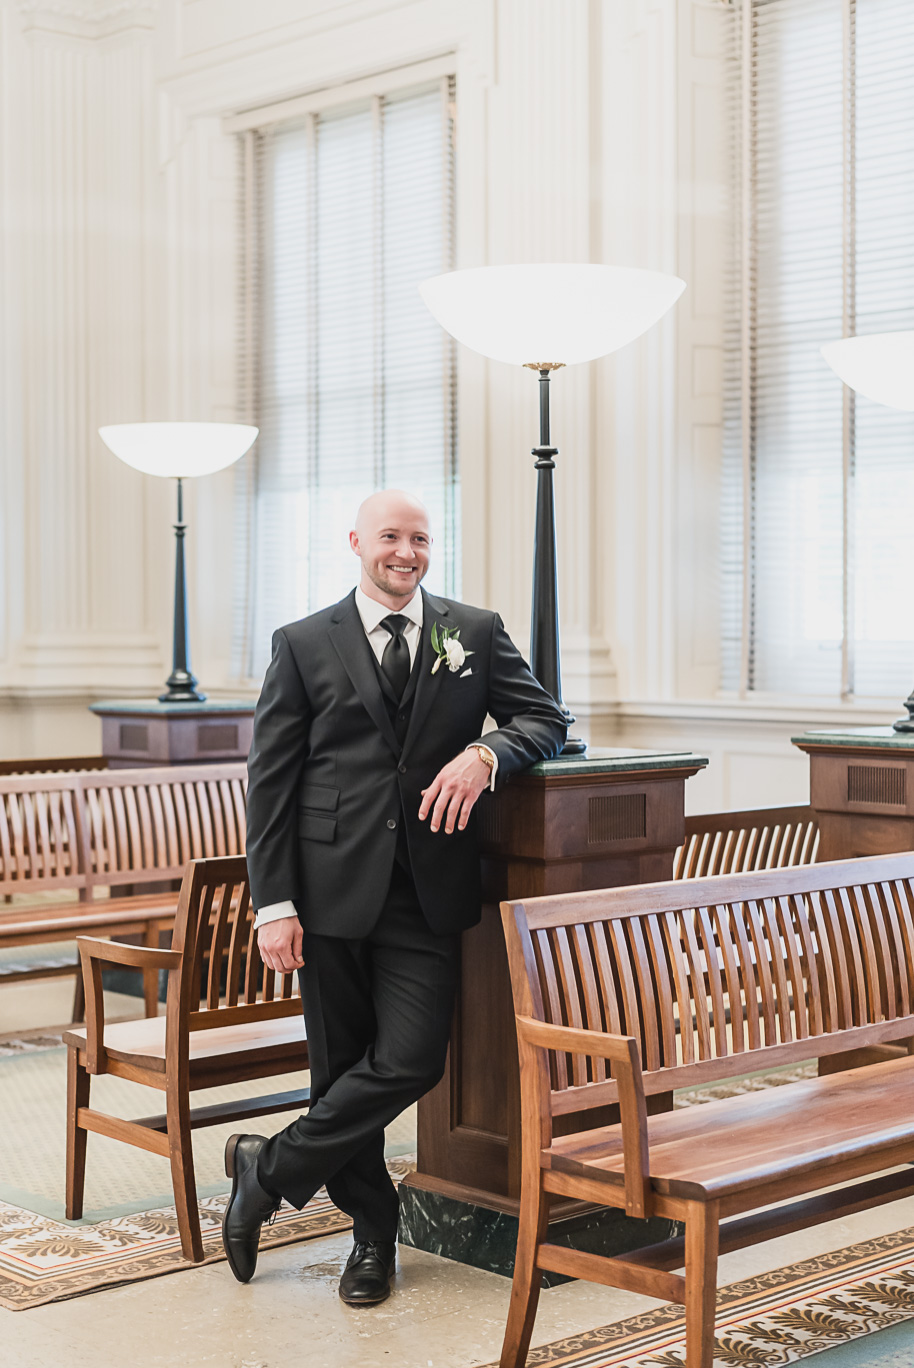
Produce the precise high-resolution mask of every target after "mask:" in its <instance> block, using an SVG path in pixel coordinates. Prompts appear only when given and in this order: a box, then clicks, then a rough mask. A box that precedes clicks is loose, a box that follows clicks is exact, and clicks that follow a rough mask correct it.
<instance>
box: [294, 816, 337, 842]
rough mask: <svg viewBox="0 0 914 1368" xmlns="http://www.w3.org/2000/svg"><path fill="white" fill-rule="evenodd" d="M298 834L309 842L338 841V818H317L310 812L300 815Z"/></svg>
mask: <svg viewBox="0 0 914 1368" xmlns="http://www.w3.org/2000/svg"><path fill="white" fill-rule="evenodd" d="M298 834H299V836H304V838H305V840H307V841H333V840H335V839H336V818H335V817H317V816H314V815H313V814H312V813H310V812H300V813H299V814H298Z"/></svg>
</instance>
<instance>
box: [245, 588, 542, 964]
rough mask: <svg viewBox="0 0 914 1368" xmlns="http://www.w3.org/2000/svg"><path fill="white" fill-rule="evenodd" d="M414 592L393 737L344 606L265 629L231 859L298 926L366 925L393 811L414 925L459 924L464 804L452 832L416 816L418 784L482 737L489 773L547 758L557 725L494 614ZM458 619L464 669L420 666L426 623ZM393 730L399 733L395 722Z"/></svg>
mask: <svg viewBox="0 0 914 1368" xmlns="http://www.w3.org/2000/svg"><path fill="white" fill-rule="evenodd" d="M421 592H422V594H423V599H424V609H423V622H422V635H421V641H420V645H419V654H418V659H417V663H416V667H415V668H414V669H413V672H412V675H411V677H410V683H409V686H408V687H407V693H406V695H405V696H404V701H405V702H406V703H409V702H410V696H411V695H412V697H411V709H412V710H411V714H410V716H409V720H408V724H406V733H405V736H404V739H403V744H402V746H401V745H400V744H399V742H398V740H397V736H396V731H395V728H394V724H393V722H392V721H391V716H390V712H389V710H388V707H387V704H386V702H385V699H384V696H383V694H382V685H381V682H380V680H379V672H378V670H377V669H376V668H375V664H374V662H373V660H372V651H371V646H370V645H369V642H368V638H367V637H366V635H365V629H364V627H363V625H362V619H361V617H360V616H359V611H358V608H357V607H356V603H355V592H354V591H353V593H351V594H349V595H348V596H347V597H346V598H345V599H343V600H342V602H340V603H337V604H336V605H335V606H334V607H332V608H326V609H324V610H322V611H321V612H319V613H314V614H313V615H312V616H311V617H307V618H303V619H301V621H299V622H293V623H290V624H289V625H288V626H287V627H280V628H279V630H278V631H277V632H275V633H274V635H273V659H272V661H271V662H270V666H269V669H268V670H267V673H266V677H265V679H264V682H263V689H262V692H261V695H260V700H259V702H258V704H257V711H256V713H255V715H254V740H253V745H252V747H251V753H250V757H249V759H248V775H249V784H248V820H247V825H248V836H247V857H248V868H249V870H250V878H251V896H252V898H253V901H254V906H255V907H257V908H260V907H266V906H268V905H269V904H271V903H278V902H283V901H285V900H286V899H287V898H289V899H292V900H293V901H294V902H295V905H296V907H297V909H298V913H299V917H300V918H301V920H302V923H303V925H304V926H305V928H306V929H307V930H308V931H311V932H314V933H316V934H318V935H332V936H342V937H344V938H357V937H360V936H364V935H367V934H368V932H369V931H370V930H371V928H372V927H373V926H374V924H375V922H376V921H377V918H378V916H379V914H380V912H381V908H382V906H383V903H384V899H385V897H386V895H387V890H388V886H389V883H390V876H391V871H392V867H393V861H394V856H395V853H396V848H397V839H398V835H399V834H400V833H399V827H400V824H401V822H405V826H406V839H407V842H408V848H409V862H410V867H411V869H412V874H413V879H414V881H415V885H416V892H417V894H418V897H419V901H420V904H421V906H422V910H423V912H424V914H425V917H426V919H427V921H428V923H429V925H430V926H431V927H432V928H433V929H434V930H435V931H438V932H441V933H445V932H456V931H461V930H464V929H465V928H466V927H468V926H472V925H473V924H474V923H475V922H477V921H478V920H479V916H480V878H479V848H478V842H477V837H476V823H475V813H474V815H473V816H472V817H471V818H470V821H469V823H468V825H467V827H466V829H465V830H464V831H463V832H460V831H456V830H455V831H454V833H453V834H452V835H450V836H448V835H447V833H446V832H445V830H444V827H443V826H442V827H441V828H440V829H439V831H438V832H437V833H434V834H433V833H432V831H431V830H430V827H429V820H428V818H426V820H425V821H424V822H420V820H419V815H418V814H419V805H420V803H421V801H422V790H423V789H424V788H427V787H428V785H429V784H430V783H431V782H432V780H433V779H434V777H435V775H436V774H437V773H438V771H439V770H440V769H441V767H442V766H443V765H445V764H447V762H448V761H449V760H452V759H453V758H454V756H455V755H457V754H459V753H460V752H461V751H462V750H463V749H464V748H465V747H466V746H468V745H469V744H470V743H471V742H473V741H477V740H481V739H482V735H481V733H482V728H483V723H484V721H485V717H486V714H487V713H490V714H491V716H492V717H493V718H494V719H495V721H496V723H497V724H498V730H497V731H490V732H488V733H487V734H486V736H485V744H486V745H487V746H489V747H490V748H491V749H492V750H493V751H494V752H495V754H496V755H497V756H498V774H497V777H496V784H500V783H502V782H504V780H505V779H507V778H508V776H509V775H511V774H514V773H516V772H517V771H518V770H522V769H526V768H527V767H528V766H529V765H531V764H534V763H535V762H536V761H537V760H543V759H549V758H551V757H552V756H554V755H556V754H557V753H558V751H559V750H560V749H561V747H562V745H563V744H564V741H565V732H566V727H565V721H564V718H563V716H562V713H561V710H560V709H559V708H558V706H557V705H556V703H555V702H554V700H553V699H552V698H551V696H550V695H549V694H548V693H547V692H546V690H545V689H543V688H542V686H541V685H540V684H538V683H537V681H536V680H535V679H534V677H533V675H532V674H531V672H530V669H529V668H528V666H527V664H526V663H525V661H524V660H523V658H522V657H521V655H520V653H519V651H518V650H517V648H516V647H515V646H514V644H513V642H512V641H511V639H510V637H509V636H508V634H507V632H506V631H505V628H504V624H503V623H502V620H501V618H500V617H499V616H498V614H497V613H492V612H488V611H487V610H485V609H482V608H471V607H469V606H468V605H467V604H464V603H456V602H454V601H453V600H451V599H440V598H435V597H433V596H432V595H431V594H427V593H425V591H424V590H422V591H421ZM434 622H438V623H439V624H440V625H441V626H443V627H459V628H460V643H461V645H462V646H463V647H464V649H465V650H466V651H472V652H473V654H472V655H471V656H469V657H468V658H467V661H466V665H465V666H464V669H469V670H470V671H471V673H470V674H466V675H464V674H463V671H460V672H451V671H450V670H449V669H448V668H447V666H446V665H442V666H441V667H440V668H439V670H438V671H437V673H436V674H434V675H433V674H432V666H433V665H434V663H435V654H434V651H433V650H432V646H431V629H432V624H433V623H434ZM401 730H402V729H401Z"/></svg>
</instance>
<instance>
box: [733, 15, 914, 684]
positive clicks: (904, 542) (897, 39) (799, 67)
mask: <svg viewBox="0 0 914 1368" xmlns="http://www.w3.org/2000/svg"><path fill="white" fill-rule="evenodd" d="M735 19H736V27H737V30H738V32H737V34H736V41H735V44H734V56H733V69H734V74H735V77H736V80H735V87H736V99H735V102H734V110H735V112H736V118H735V120H734V125H735V128H736V137H735V148H734V164H735V166H736V168H737V175H736V194H735V201H736V203H737V205H738V207H739V209H740V213H739V214H738V216H737V218H738V233H737V251H736V253H735V258H736V270H735V272H734V281H733V288H732V290H731V291H730V319H729V324H730V327H729V333H728V336H729V342H728V345H727V357H726V371H727V374H726V380H725V396H724V398H725V438H724V502H723V528H722V531H723V542H722V544H723V565H722V569H723V585H722V590H723V593H722V609H723V611H722V639H723V670H722V682H723V686H724V687H725V688H729V689H739V690H740V691H742V692H749V691H753V690H758V691H766V692H778V693H792V694H798V693H805V694H813V695H819V696H831V697H834V698H838V697H843V698H852V697H855V696H871V697H878V696H887V697H888V696H891V697H901V696H903V695H904V694H906V693H907V692H908V689H909V688H910V685H911V678H912V676H914V614H911V613H909V612H907V610H906V608H905V597H906V596H905V589H906V587H907V585H908V584H909V583H910V582H911V578H912V575H914V538H912V536H911V533H910V510H911V508H912V507H914V502H912V500H914V416H912V415H911V414H905V413H900V412H894V411H892V410H890V409H887V408H884V407H881V406H880V405H877V404H874V403H871V402H870V401H868V400H865V399H855V398H854V396H852V395H851V394H850V393H849V392H847V393H846V392H844V390H843V387H842V385H841V383H840V381H839V380H838V379H837V377H836V376H835V375H834V374H833V373H832V372H831V371H830V369H829V368H828V366H827V365H826V363H825V361H824V360H823V358H822V357H821V355H820V352H819V348H820V347H821V346H822V344H823V343H824V342H827V341H830V340H832V339H833V338H836V337H841V336H845V335H851V334H854V333H871V332H888V331H894V330H897V329H903V328H911V327H914V81H912V79H911V73H912V71H914V5H912V4H911V3H910V0H746V3H744V4H742V5H741V6H739V7H737V9H736V11H735ZM746 25H748V27H745V26H746Z"/></svg>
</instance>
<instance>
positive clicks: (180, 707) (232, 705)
mask: <svg viewBox="0 0 914 1368" xmlns="http://www.w3.org/2000/svg"><path fill="white" fill-rule="evenodd" d="M256 706H257V701H256V699H253V698H219V699H207V700H206V702H205V703H160V702H159V700H158V699H157V698H113V699H105V700H104V702H102V703H90V704H89V711H90V712H94V713H102V714H104V713H144V714H145V715H146V716H148V715H149V714H150V713H156V714H158V715H159V716H160V717H178V716H181V717H183V716H184V715H185V714H194V715H195V716H197V717H199V716H206V714H208V713H224V712H234V713H237V712H251V713H252V712H253V711H254V709H255V708H256Z"/></svg>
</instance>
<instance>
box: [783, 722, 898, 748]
mask: <svg viewBox="0 0 914 1368" xmlns="http://www.w3.org/2000/svg"><path fill="white" fill-rule="evenodd" d="M790 739H791V741H792V742H793V744H794V745H795V746H857V747H861V746H865V747H866V748H867V749H870V748H872V749H873V750H914V732H897V731H895V730H894V728H893V727H841V728H840V729H839V728H838V727H835V728H827V729H825V730H823V731H808V732H803V734H802V736H792V737H791V738H790Z"/></svg>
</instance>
